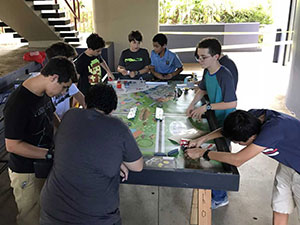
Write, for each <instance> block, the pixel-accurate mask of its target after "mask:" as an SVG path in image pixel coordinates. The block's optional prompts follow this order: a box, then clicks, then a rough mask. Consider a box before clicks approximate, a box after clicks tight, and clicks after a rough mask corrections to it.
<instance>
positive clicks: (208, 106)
mask: <svg viewBox="0 0 300 225" xmlns="http://www.w3.org/2000/svg"><path fill="white" fill-rule="evenodd" d="M208 110H211V105H210V103H207V104H206V111H208Z"/></svg>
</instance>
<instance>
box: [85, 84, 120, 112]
mask: <svg viewBox="0 0 300 225" xmlns="http://www.w3.org/2000/svg"><path fill="white" fill-rule="evenodd" d="M85 102H86V105H87V108H88V109H90V108H96V109H99V110H101V111H103V112H104V113H105V114H110V113H111V112H112V111H113V110H115V109H116V108H117V104H118V97H117V94H116V92H115V90H114V89H113V87H112V86H110V85H106V84H103V83H99V84H96V85H94V86H92V87H91V88H90V90H89V92H88V93H87V95H86V96H85Z"/></svg>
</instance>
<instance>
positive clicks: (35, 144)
mask: <svg viewBox="0 0 300 225" xmlns="http://www.w3.org/2000/svg"><path fill="white" fill-rule="evenodd" d="M76 78H77V77H76V69H75V66H74V64H73V63H72V62H71V61H69V60H68V59H67V58H65V57H54V58H52V59H50V60H49V62H48V63H47V64H46V66H45V67H44V68H43V69H42V70H41V73H40V74H39V75H37V76H35V77H32V78H29V79H27V80H26V81H24V82H23V84H22V85H20V86H19V87H18V88H17V89H16V90H15V91H14V92H13V93H12V94H11V95H10V97H9V99H8V101H7V103H6V105H5V108H4V110H3V111H4V129H5V145H6V150H7V151H8V152H9V153H10V159H9V163H8V166H9V177H10V180H11V187H12V188H13V192H14V196H15V200H16V203H17V206H18V215H17V223H18V225H38V224H39V212H40V207H39V195H40V190H41V188H42V186H43V183H44V179H38V178H36V177H35V174H34V166H33V162H34V161H35V160H36V159H46V158H47V157H49V156H50V155H49V154H48V149H49V148H51V147H52V144H53V124H52V122H53V115H54V112H55V107H54V106H53V103H52V101H51V97H52V96H55V95H58V94H60V93H63V92H64V91H66V90H67V89H68V88H69V87H70V85H71V83H72V82H74V81H76Z"/></svg>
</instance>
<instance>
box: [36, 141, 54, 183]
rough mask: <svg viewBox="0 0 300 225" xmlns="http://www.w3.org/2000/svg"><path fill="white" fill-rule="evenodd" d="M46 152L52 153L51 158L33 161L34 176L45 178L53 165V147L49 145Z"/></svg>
mask: <svg viewBox="0 0 300 225" xmlns="http://www.w3.org/2000/svg"><path fill="white" fill-rule="evenodd" d="M48 154H51V155H52V158H51V159H37V160H35V161H34V162H33V165H34V173H35V177H36V178H47V177H48V174H49V173H50V171H51V168H52V165H53V155H54V147H51V148H50V149H49V151H48Z"/></svg>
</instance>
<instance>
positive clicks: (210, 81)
mask: <svg viewBox="0 0 300 225" xmlns="http://www.w3.org/2000/svg"><path fill="white" fill-rule="evenodd" d="M197 53H198V59H199V63H200V65H201V67H202V68H204V69H205V70H204V75H203V78H202V80H201V82H200V83H199V88H200V89H199V90H198V92H197V93H196V95H195V97H194V99H193V101H192V102H191V104H190V105H189V107H188V109H187V111H186V114H187V116H189V117H192V118H196V119H201V116H202V114H203V113H205V112H206V111H207V110H214V111H215V115H216V118H217V121H218V126H219V127H221V126H222V125H223V122H224V119H225V118H226V116H227V115H228V114H229V113H230V112H232V111H234V110H235V107H236V105H237V98H236V94H235V88H234V80H233V77H232V74H231V72H230V71H229V70H228V69H227V68H226V67H224V66H222V65H221V64H220V63H219V57H220V54H221V44H220V42H219V41H218V40H217V39H215V38H207V39H203V40H202V41H200V42H199V44H198V46H197ZM205 94H207V95H208V98H209V103H208V104H204V105H202V106H200V107H198V108H195V105H196V103H198V102H199V101H200V100H201V99H202V97H203V96H204V95H205ZM227 204H228V197H227V193H226V192H225V191H221V190H212V208H213V209H214V208H218V207H221V206H224V205H227Z"/></svg>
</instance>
